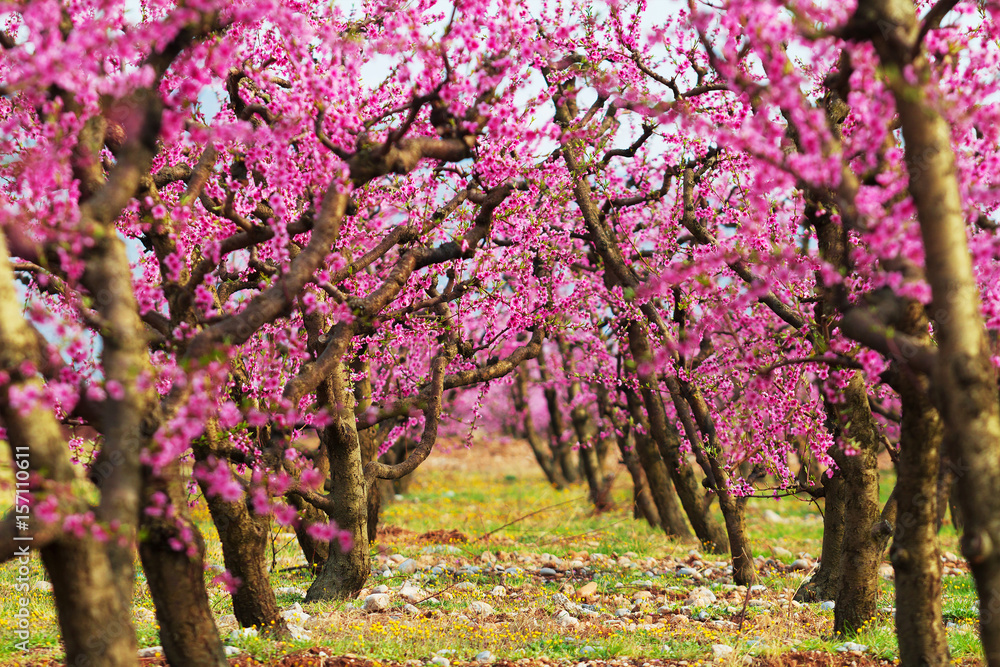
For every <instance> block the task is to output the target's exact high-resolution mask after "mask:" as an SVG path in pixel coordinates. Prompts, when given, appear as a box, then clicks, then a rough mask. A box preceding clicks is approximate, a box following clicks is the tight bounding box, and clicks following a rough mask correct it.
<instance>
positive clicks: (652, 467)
mask: <svg viewBox="0 0 1000 667" xmlns="http://www.w3.org/2000/svg"><path fill="white" fill-rule="evenodd" d="M624 392H625V399H626V401H628V409H629V413H630V414H631V415H632V421H633V422H635V424H636V425H637V426H638V427H639V428H636V429H633V433H634V436H635V451H636V454H637V455H638V457H639V463H641V464H642V469H643V471H644V472H645V473H646V481H647V482H648V483H649V493H650V495H651V496H652V497H653V502H654V503H655V504H656V511H657V513H658V514H659V516H660V525H661V526H662V527H663V532H664V533H666V534H667V537H678V538H682V539H683V538H688V537H691V530H690V529H689V528H688V525H687V521H685V520H684V512H683V508H682V507H681V505H680V500H679V499H678V498H677V492H676V491H675V490H674V483H673V481H672V480H671V479H670V472H669V471H668V470H667V464H666V463H664V462H663V457H662V456H660V452H659V451H658V450H657V448H656V444H655V443H654V442H653V440H652V438H651V437H650V435H649V421H648V420H647V419H646V414H645V412H644V409H643V406H642V400H641V398H640V397H639V395H638V394H636V393H635V392H634V391H632V390H630V389H625V390H624Z"/></svg>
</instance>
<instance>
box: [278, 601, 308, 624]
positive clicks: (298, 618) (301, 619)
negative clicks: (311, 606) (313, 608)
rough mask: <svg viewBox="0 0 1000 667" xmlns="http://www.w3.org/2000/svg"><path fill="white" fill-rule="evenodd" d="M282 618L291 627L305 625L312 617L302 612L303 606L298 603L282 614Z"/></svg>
mask: <svg viewBox="0 0 1000 667" xmlns="http://www.w3.org/2000/svg"><path fill="white" fill-rule="evenodd" d="M281 618H283V619H285V620H286V621H287V622H288V623H289V624H290V625H299V626H301V625H305V623H306V621H308V620H309V619H310V618H312V616H310V615H309V614H307V613H305V612H304V611H302V605H300V604H299V603H298V602H296V603H295V604H293V605H292V608H291V609H288V610H287V611H283V612H281Z"/></svg>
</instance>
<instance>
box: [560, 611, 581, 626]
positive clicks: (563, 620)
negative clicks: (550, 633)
mask: <svg viewBox="0 0 1000 667" xmlns="http://www.w3.org/2000/svg"><path fill="white" fill-rule="evenodd" d="M555 621H556V625H561V626H564V627H570V626H573V625H580V621H579V619H577V618H574V617H573V616H571V615H570V613H569V612H568V611H566V610H565V609H560V610H559V611H558V612H556V615H555Z"/></svg>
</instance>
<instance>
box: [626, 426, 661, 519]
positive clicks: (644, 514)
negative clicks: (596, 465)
mask: <svg viewBox="0 0 1000 667" xmlns="http://www.w3.org/2000/svg"><path fill="white" fill-rule="evenodd" d="M618 448H619V450H620V451H621V454H622V462H623V463H624V464H625V468H626V469H627V470H628V474H629V476H630V477H631V478H632V506H633V516H634V517H635V518H636V519H644V520H645V521H646V523H648V524H649V525H650V526H651V527H653V528H660V513H659V512H658V511H657V509H656V503H654V502H653V496H652V494H650V492H649V483H648V482H647V481H646V474H645V473H644V472H643V471H642V463H640V462H639V457H638V456H637V455H636V453H635V451H634V450H633V449H632V446H631V445H630V444H629V443H628V441H627V440H626V438H619V439H618Z"/></svg>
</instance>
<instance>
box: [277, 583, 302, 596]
mask: <svg viewBox="0 0 1000 667" xmlns="http://www.w3.org/2000/svg"><path fill="white" fill-rule="evenodd" d="M274 594H275V595H298V596H299V597H303V598H304V597H305V596H306V592H305V591H304V590H302V589H301V588H298V587H296V586H278V587H277V588H275V589H274Z"/></svg>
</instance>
